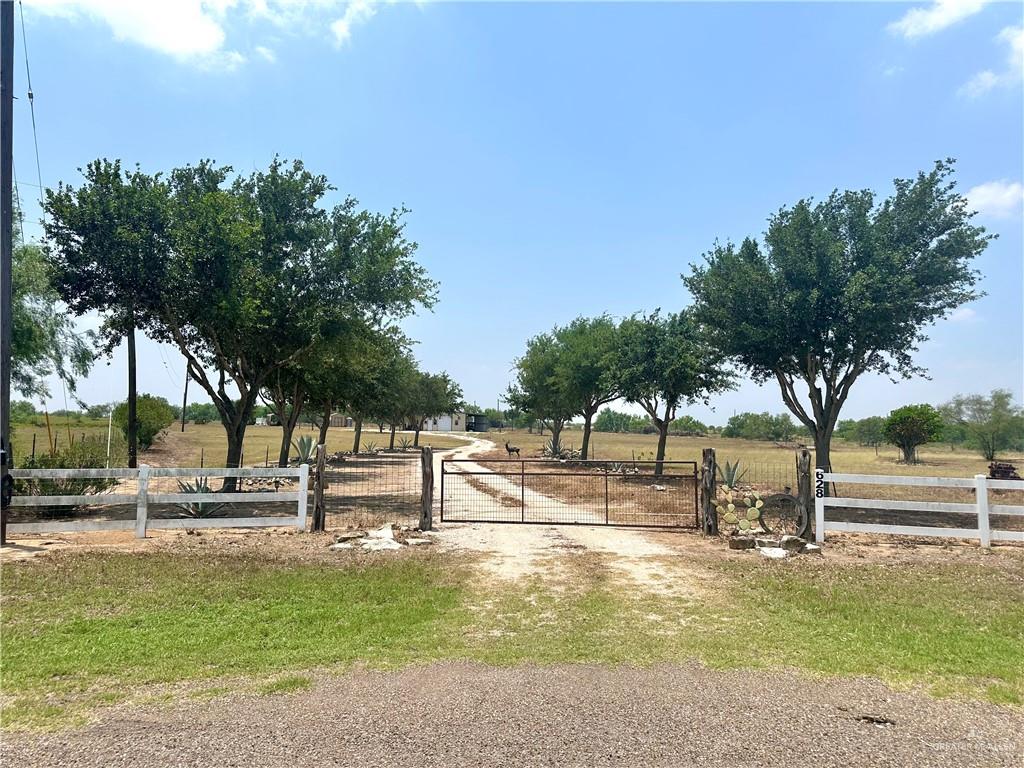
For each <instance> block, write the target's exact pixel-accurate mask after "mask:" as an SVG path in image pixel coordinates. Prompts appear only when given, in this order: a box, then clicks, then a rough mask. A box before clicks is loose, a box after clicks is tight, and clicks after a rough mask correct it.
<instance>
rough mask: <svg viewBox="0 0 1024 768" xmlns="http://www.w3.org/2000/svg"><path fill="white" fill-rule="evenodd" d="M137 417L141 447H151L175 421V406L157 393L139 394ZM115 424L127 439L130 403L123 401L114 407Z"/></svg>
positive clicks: (136, 407)
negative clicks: (161, 433)
mask: <svg viewBox="0 0 1024 768" xmlns="http://www.w3.org/2000/svg"><path fill="white" fill-rule="evenodd" d="M135 418H136V421H137V422H138V438H139V447H140V448H142V449H146V448H149V447H150V446H151V445H153V441H155V440H156V437H157V435H159V434H160V432H161V431H162V430H164V429H166V428H167V427H169V426H170V425H171V424H172V423H173V422H174V408H172V407H171V404H170V403H168V402H167V401H166V400H165V399H164V398H162V397H157V396H156V395H139V397H138V399H137V401H136V404H135ZM113 419H114V424H115V425H117V427H118V429H120V430H121V433H122V434H123V435H124V436H125V438H126V439H127V437H128V403H121V404H120V405H118V406H117V408H115V409H114V416H113Z"/></svg>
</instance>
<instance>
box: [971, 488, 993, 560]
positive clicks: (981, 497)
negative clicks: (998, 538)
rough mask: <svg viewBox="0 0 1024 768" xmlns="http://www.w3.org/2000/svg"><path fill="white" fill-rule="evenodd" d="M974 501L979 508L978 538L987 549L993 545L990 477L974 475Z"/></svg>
mask: <svg viewBox="0 0 1024 768" xmlns="http://www.w3.org/2000/svg"><path fill="white" fill-rule="evenodd" d="M974 497H975V498H974V503H975V504H976V505H977V508H978V538H979V539H980V540H981V546H983V547H985V548H986V549H988V548H990V547H991V546H992V529H991V528H989V524H988V478H987V477H985V475H975V476H974Z"/></svg>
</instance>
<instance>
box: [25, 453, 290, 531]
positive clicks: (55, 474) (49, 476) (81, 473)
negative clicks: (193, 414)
mask: <svg viewBox="0 0 1024 768" xmlns="http://www.w3.org/2000/svg"><path fill="white" fill-rule="evenodd" d="M11 476H12V477H13V479H14V480H15V481H18V480H22V481H26V480H27V481H32V480H72V481H73V480H83V479H116V480H134V481H135V482H136V483H137V491H136V492H135V493H130V494H128V493H90V494H66V495H60V494H53V495H44V494H40V495H29V494H19V495H15V496H14V498H12V499H11V506H12V507H26V508H33V507H58V506H80V505H96V506H99V505H102V506H111V505H116V504H134V505H135V518H134V519H130V518H129V519H123V520H54V521H35V522H25V523H9V524H8V526H7V530H8V531H9V532H11V533H56V532H78V531H126V530H132V529H134V530H135V535H136V536H137V537H138V538H145V536H146V531H147V530H149V529H173V528H266V527H282V526H285V527H288V526H294V527H295V528H297V529H298V530H300V531H302V530H305V528H306V504H307V498H308V495H309V465H308V464H303V465H301V466H299V467H273V468H266V467H240V468H238V467H199V468H196V467H192V468H182V467H149V466H147V465H145V464H143V465H142V466H140V467H138V468H137V469H13V470H11ZM179 477H203V478H211V477H223V478H242V479H248V478H296V479H297V480H298V487H297V488H296V490H294V491H279V490H275V491H249V492H234V491H232V492H209V493H189V492H184V491H179V492H176V493H166V492H162V491H158V490H150V487H149V483H150V481H151V480H152V479H154V478H179ZM292 501H294V502H295V503H296V514H295V515H287V516H285V515H274V516H270V515H268V516H260V517H255V516H251V517H191V516H184V517H179V518H171V519H156V518H151V517H150V516H149V505H150V504H176V505H182V504H202V503H231V502H234V503H254V504H255V503H268V502H292Z"/></svg>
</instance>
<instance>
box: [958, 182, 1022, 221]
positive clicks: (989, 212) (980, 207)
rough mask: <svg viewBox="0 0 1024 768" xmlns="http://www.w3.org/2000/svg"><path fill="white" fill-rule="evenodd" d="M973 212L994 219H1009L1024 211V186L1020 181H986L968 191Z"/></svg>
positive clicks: (968, 202) (968, 203) (969, 205)
mask: <svg viewBox="0 0 1024 768" xmlns="http://www.w3.org/2000/svg"><path fill="white" fill-rule="evenodd" d="M967 205H968V207H969V208H970V209H971V210H972V211H977V212H978V213H979V214H981V215H982V216H990V217H991V218H994V219H1008V218H1010V217H1011V216H1016V215H1017V214H1019V213H1020V212H1021V210H1022V209H1024V184H1021V183H1020V182H1019V181H1007V180H1005V179H1003V180H1000V181H986V182H985V183H984V184H979V185H978V186H976V187H971V188H970V189H969V190H967Z"/></svg>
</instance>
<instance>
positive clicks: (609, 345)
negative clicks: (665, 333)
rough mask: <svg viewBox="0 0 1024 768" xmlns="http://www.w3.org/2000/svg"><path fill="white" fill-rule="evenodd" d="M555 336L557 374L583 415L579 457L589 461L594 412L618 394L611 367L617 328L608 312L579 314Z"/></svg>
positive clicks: (616, 341) (558, 329)
mask: <svg viewBox="0 0 1024 768" xmlns="http://www.w3.org/2000/svg"><path fill="white" fill-rule="evenodd" d="M553 336H554V339H555V343H556V344H557V345H558V346H559V347H560V351H559V354H558V372H557V374H556V375H557V376H558V378H559V379H560V381H561V383H562V385H563V386H564V387H565V389H566V396H567V397H569V398H570V399H572V400H574V401H576V408H577V413H578V414H579V415H581V416H583V443H582V445H581V446H580V458H581V459H583V460H584V461H586V459H587V456H588V454H589V451H590V431H591V428H592V425H593V421H594V416H595V415H596V414H597V411H598V409H599V408H600V407H601V406H602V405H605V404H607V403H610V402H611V401H612V400H615V399H616V398H618V396H619V392H618V389H617V388H616V380H615V376H614V375H613V371H612V361H613V360H614V357H615V352H616V347H617V345H618V328H617V326H616V325H615V322H614V321H613V320H612V319H611V318H610V317H608V316H607V315H601V316H599V317H591V318H586V317H578V318H576V319H575V320H573V321H572V322H571V323H569V325H567V326H564V327H561V328H555V330H554V331H553ZM574 415H575V414H574Z"/></svg>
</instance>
